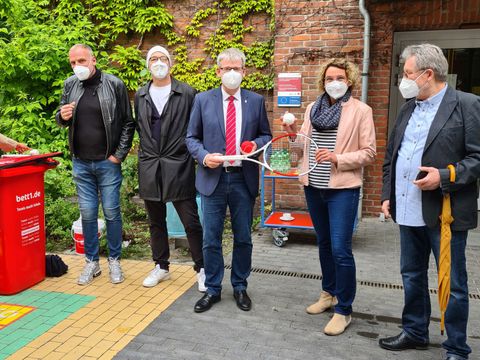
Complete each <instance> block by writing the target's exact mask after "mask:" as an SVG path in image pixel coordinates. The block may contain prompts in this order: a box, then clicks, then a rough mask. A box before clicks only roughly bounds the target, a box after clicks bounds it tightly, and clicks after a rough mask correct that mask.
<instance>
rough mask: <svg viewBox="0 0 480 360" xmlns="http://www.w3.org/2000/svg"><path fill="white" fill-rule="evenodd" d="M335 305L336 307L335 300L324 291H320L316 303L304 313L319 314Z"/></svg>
mask: <svg viewBox="0 0 480 360" xmlns="http://www.w3.org/2000/svg"><path fill="white" fill-rule="evenodd" d="M335 305H337V298H336V297H335V296H332V295H330V294H329V293H328V292H326V291H322V292H321V293H320V298H319V299H318V301H317V302H316V303H314V304H312V305H310V306H309V307H307V309H306V311H307V313H309V314H321V313H323V312H324V311H326V310H328V309H330V308H331V307H332V306H335Z"/></svg>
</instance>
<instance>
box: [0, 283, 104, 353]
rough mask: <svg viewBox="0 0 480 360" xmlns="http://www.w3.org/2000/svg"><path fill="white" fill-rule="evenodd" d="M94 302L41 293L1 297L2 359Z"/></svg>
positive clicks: (67, 295)
mask: <svg viewBox="0 0 480 360" xmlns="http://www.w3.org/2000/svg"><path fill="white" fill-rule="evenodd" d="M93 299H95V297H94V296H86V295H71V294H64V293H59V292H48V291H38V290H26V291H23V292H21V293H19V294H16V295H11V296H0V359H5V358H6V357H8V356H10V355H12V354H13V353H15V352H16V351H17V350H19V349H21V348H22V347H24V346H25V345H27V344H28V343H29V342H31V341H32V340H34V339H36V338H37V337H39V336H40V335H42V334H43V333H45V332H46V331H48V330H49V329H50V328H52V327H53V326H55V325H56V324H58V323H59V322H60V321H62V320H63V319H65V318H67V317H68V316H69V315H70V314H72V313H74V312H76V311H77V310H79V309H81V308H82V307H84V306H85V305H86V304H88V303H89V302H91V301H92V300H93Z"/></svg>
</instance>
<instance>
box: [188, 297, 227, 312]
mask: <svg viewBox="0 0 480 360" xmlns="http://www.w3.org/2000/svg"><path fill="white" fill-rule="evenodd" d="M221 299H222V297H221V295H211V294H208V293H207V294H205V295H203V296H202V298H201V299H200V300H198V301H197V303H196V304H195V307H194V308H193V310H194V311H195V312H196V313H201V312H204V311H207V310H208V309H210V308H211V307H212V305H213V304H215V303H217V302H219V301H220V300H221Z"/></svg>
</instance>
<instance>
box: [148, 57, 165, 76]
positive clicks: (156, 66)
mask: <svg viewBox="0 0 480 360" xmlns="http://www.w3.org/2000/svg"><path fill="white" fill-rule="evenodd" d="M168 70H169V68H168V65H167V64H165V63H164V62H163V61H161V60H158V61H157V62H154V63H153V64H152V66H150V72H151V73H152V75H153V76H154V77H156V78H157V79H165V77H166V76H167V75H168Z"/></svg>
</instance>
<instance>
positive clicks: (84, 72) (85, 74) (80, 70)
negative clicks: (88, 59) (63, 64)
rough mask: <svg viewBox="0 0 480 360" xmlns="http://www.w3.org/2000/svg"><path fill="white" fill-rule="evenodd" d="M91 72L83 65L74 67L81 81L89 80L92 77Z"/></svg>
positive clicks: (74, 71)
mask: <svg viewBox="0 0 480 360" xmlns="http://www.w3.org/2000/svg"><path fill="white" fill-rule="evenodd" d="M90 72H91V71H90V69H89V68H88V67H86V66H82V65H77V66H75V67H74V68H73V73H74V74H75V75H76V76H77V78H78V80H80V81H83V80H87V79H88V78H89V77H90Z"/></svg>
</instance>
